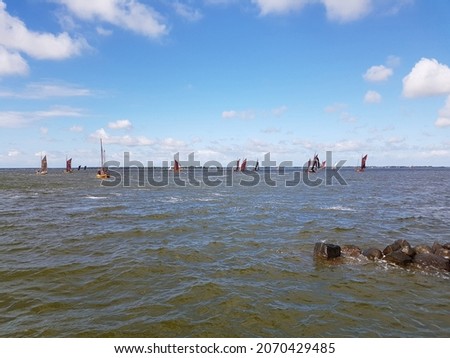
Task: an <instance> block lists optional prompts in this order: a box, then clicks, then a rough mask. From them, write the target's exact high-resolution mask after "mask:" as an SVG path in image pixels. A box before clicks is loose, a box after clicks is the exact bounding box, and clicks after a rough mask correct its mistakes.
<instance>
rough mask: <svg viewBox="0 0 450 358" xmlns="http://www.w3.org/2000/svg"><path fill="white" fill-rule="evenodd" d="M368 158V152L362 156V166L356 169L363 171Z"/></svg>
mask: <svg viewBox="0 0 450 358" xmlns="http://www.w3.org/2000/svg"><path fill="white" fill-rule="evenodd" d="M366 160H367V154H366V155H365V156H363V157H362V158H361V166H360V167H359V168H356V171H357V172H359V173H361V172H363V171H364V169H366Z"/></svg>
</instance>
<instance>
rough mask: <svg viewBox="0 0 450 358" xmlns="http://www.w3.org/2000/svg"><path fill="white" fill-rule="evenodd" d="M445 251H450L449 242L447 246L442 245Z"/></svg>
mask: <svg viewBox="0 0 450 358" xmlns="http://www.w3.org/2000/svg"><path fill="white" fill-rule="evenodd" d="M442 247H443V248H444V249H447V250H450V242H447V243H446V244H444V245H442Z"/></svg>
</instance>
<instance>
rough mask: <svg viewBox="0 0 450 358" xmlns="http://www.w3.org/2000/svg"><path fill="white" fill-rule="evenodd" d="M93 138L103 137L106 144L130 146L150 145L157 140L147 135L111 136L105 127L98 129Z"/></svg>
mask: <svg viewBox="0 0 450 358" xmlns="http://www.w3.org/2000/svg"><path fill="white" fill-rule="evenodd" d="M90 137H91V138H92V139H103V142H104V143H105V144H118V145H124V146H128V147H134V146H149V145H153V144H154V143H155V141H153V140H151V139H149V138H147V137H145V136H136V137H135V136H131V135H128V134H127V135H124V136H111V135H109V134H108V133H107V132H106V131H105V129H104V128H100V129H97V130H96V131H95V132H94V133H92V134H91V135H90Z"/></svg>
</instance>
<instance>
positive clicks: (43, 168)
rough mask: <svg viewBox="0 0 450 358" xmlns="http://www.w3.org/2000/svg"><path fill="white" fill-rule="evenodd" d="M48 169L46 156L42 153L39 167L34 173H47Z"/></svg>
mask: <svg viewBox="0 0 450 358" xmlns="http://www.w3.org/2000/svg"><path fill="white" fill-rule="evenodd" d="M47 172H48V170H47V156H46V155H44V158H42V156H41V169H39V170H37V171H36V174H38V175H45V174H47Z"/></svg>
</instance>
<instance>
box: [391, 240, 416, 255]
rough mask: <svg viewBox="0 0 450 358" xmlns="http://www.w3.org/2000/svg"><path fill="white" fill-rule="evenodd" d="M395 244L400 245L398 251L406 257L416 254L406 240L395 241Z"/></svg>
mask: <svg viewBox="0 0 450 358" xmlns="http://www.w3.org/2000/svg"><path fill="white" fill-rule="evenodd" d="M396 243H397V244H399V245H400V247H401V249H400V250H401V251H402V252H404V253H405V254H406V255H408V256H414V255H415V254H416V252H415V251H414V250H413V248H412V247H411V245H410V244H409V242H408V241H406V240H397V241H396Z"/></svg>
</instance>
